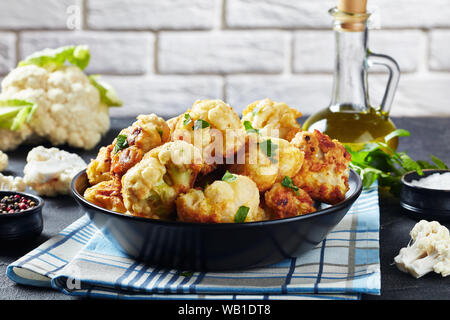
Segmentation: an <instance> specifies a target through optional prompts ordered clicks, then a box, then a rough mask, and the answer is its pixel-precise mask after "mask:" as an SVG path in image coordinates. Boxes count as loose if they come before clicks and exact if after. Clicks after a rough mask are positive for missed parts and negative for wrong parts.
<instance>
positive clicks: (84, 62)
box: [18, 45, 91, 70]
mask: <svg viewBox="0 0 450 320" xmlns="http://www.w3.org/2000/svg"><path fill="white" fill-rule="evenodd" d="M90 58H91V54H90V52H89V48H88V47H87V46H86V45H80V46H65V47H60V48H57V49H44V50H42V51H38V52H35V53H33V54H31V55H29V56H28V57H26V58H25V59H24V60H22V61H20V62H19V64H18V66H19V67H21V66H27V65H37V66H40V67H43V68H50V69H56V68H58V67H61V66H62V65H64V63H65V62H66V61H68V62H69V63H71V64H73V65H74V66H77V67H78V68H80V69H81V70H84V69H85V68H86V67H87V66H88V64H89V60H90Z"/></svg>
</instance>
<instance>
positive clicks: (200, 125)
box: [194, 119, 209, 130]
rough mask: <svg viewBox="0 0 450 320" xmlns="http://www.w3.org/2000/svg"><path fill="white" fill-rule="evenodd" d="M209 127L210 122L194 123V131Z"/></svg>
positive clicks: (196, 121)
mask: <svg viewBox="0 0 450 320" xmlns="http://www.w3.org/2000/svg"><path fill="white" fill-rule="evenodd" d="M208 127H209V122H208V121H205V120H202V119H199V120H195V121H194V130H198V129H205V128H208Z"/></svg>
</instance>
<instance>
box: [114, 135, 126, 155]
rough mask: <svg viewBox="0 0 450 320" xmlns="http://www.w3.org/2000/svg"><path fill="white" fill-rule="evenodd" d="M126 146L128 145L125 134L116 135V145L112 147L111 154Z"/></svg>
mask: <svg viewBox="0 0 450 320" xmlns="http://www.w3.org/2000/svg"><path fill="white" fill-rule="evenodd" d="M127 147H128V140H127V136H126V135H124V134H119V135H118V136H117V141H116V145H115V146H114V149H113V154H116V153H117V152H119V151H120V150H122V149H125V148H127Z"/></svg>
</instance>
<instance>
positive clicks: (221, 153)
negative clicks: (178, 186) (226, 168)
mask: <svg viewBox="0 0 450 320" xmlns="http://www.w3.org/2000/svg"><path fill="white" fill-rule="evenodd" d="M174 121H175V119H172V120H171V126H172V127H173V128H174V129H173V133H172V140H184V141H187V142H189V143H192V144H194V145H195V146H196V147H198V148H199V149H201V151H202V156H203V160H204V162H205V164H206V165H205V166H204V168H203V171H202V173H204V174H206V173H208V172H211V171H212V170H214V168H215V166H216V164H222V163H223V159H224V158H227V157H232V156H233V155H234V154H235V153H236V152H237V151H238V150H239V149H240V148H242V147H243V146H244V144H245V135H246V134H245V129H244V126H243V125H242V123H241V121H240V119H239V116H238V114H237V113H236V112H235V111H234V110H233V108H232V107H231V106H229V105H228V104H226V103H225V102H223V101H221V100H197V101H196V102H195V103H194V104H193V105H192V107H191V108H190V109H189V110H188V111H187V112H185V113H184V114H183V115H182V116H179V117H177V118H176V125H174V124H173V122H174Z"/></svg>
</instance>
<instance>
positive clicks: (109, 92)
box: [88, 74, 123, 107]
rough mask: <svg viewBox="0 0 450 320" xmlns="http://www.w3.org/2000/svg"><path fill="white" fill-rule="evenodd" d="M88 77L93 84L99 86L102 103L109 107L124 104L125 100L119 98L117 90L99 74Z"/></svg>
mask: <svg viewBox="0 0 450 320" xmlns="http://www.w3.org/2000/svg"><path fill="white" fill-rule="evenodd" d="M88 78H89V81H90V82H91V84H92V85H93V86H94V87H96V88H97V90H98V93H99V94H100V101H101V102H102V103H104V104H106V105H107V106H108V107H120V106H122V104H123V102H122V100H120V99H119V97H118V95H117V92H116V90H114V88H113V87H112V86H111V85H110V84H108V83H106V82H104V81H103V80H101V78H100V76H99V75H98V74H92V75H90V76H89V77H88Z"/></svg>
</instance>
